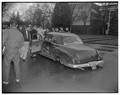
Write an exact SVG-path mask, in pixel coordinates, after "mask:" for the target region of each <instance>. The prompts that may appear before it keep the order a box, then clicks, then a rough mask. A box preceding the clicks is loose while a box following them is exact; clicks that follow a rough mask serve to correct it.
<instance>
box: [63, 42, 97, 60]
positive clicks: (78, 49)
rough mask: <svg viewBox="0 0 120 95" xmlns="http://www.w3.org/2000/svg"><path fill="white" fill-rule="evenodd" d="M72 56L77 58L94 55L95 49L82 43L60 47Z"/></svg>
mask: <svg viewBox="0 0 120 95" xmlns="http://www.w3.org/2000/svg"><path fill="white" fill-rule="evenodd" d="M62 48H63V49H65V50H66V51H67V52H68V53H69V54H71V55H72V56H73V57H76V56H77V58H79V59H85V58H89V57H91V56H95V55H96V50H95V49H94V48H91V47H88V46H86V45H84V44H76V43H75V44H67V45H64V46H63V47H62Z"/></svg>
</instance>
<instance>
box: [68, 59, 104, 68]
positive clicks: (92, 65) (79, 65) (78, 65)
mask: <svg viewBox="0 0 120 95" xmlns="http://www.w3.org/2000/svg"><path fill="white" fill-rule="evenodd" d="M103 64H104V61H103V60H100V61H92V62H88V63H85V64H77V65H75V64H67V66H69V67H71V68H83V67H94V66H100V67H103Z"/></svg>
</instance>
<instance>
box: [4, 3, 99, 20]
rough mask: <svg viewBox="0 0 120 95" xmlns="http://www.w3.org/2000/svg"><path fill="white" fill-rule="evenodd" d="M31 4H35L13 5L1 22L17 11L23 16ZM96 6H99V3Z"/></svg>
mask: <svg viewBox="0 0 120 95" xmlns="http://www.w3.org/2000/svg"><path fill="white" fill-rule="evenodd" d="M33 4H35V3H13V4H12V6H11V7H10V8H9V10H8V12H7V13H8V14H7V15H5V16H4V17H3V20H8V19H9V17H10V15H11V13H13V12H17V11H18V12H19V13H20V15H22V16H23V15H24V13H25V11H26V10H27V9H28V8H29V7H30V6H31V5H33ZM40 4H43V3H40ZM97 4H98V5H100V4H99V3H97Z"/></svg>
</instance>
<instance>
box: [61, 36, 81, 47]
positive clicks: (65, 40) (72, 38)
mask: <svg viewBox="0 0 120 95" xmlns="http://www.w3.org/2000/svg"><path fill="white" fill-rule="evenodd" d="M63 43H64V45H66V44H70V43H81V44H83V42H82V40H80V38H79V37H77V36H65V37H64V38H63Z"/></svg>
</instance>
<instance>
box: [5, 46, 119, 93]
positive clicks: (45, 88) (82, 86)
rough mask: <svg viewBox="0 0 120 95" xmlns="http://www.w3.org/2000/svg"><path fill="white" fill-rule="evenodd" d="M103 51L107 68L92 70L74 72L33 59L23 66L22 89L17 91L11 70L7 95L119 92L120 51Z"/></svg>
mask: <svg viewBox="0 0 120 95" xmlns="http://www.w3.org/2000/svg"><path fill="white" fill-rule="evenodd" d="M113 50H114V51H112V52H105V51H103V52H104V61H105V64H104V68H103V69H101V68H99V69H97V70H95V71H91V69H90V68H87V69H86V71H82V70H79V69H71V68H68V67H65V66H63V65H61V64H59V63H58V62H53V61H51V60H49V59H47V58H45V57H42V56H37V57H36V58H31V59H30V60H29V61H28V62H27V63H23V62H22V63H21V68H22V70H21V72H22V82H21V84H22V87H21V88H20V89H17V88H16V87H15V82H14V74H13V71H12V70H11V73H10V76H11V78H10V81H11V84H10V85H9V87H8V88H6V87H3V91H5V92H117V90H118V51H117V49H116V48H113Z"/></svg>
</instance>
